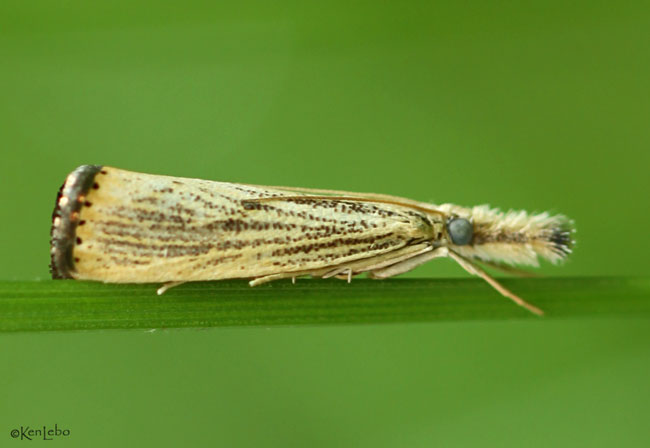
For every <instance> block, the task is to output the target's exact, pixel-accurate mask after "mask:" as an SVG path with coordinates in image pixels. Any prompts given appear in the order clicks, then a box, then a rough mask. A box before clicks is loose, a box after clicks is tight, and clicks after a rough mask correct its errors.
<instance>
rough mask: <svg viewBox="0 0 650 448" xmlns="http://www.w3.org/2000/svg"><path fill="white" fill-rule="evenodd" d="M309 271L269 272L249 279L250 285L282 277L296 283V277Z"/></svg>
mask: <svg viewBox="0 0 650 448" xmlns="http://www.w3.org/2000/svg"><path fill="white" fill-rule="evenodd" d="M310 273H311V271H302V272H281V273H279V274H270V275H265V276H263V277H257V278H254V279H253V280H251V281H249V282H248V284H249V285H250V286H258V285H261V284H264V283H268V282H272V281H273V280H281V279H283V278H290V279H292V280H291V281H292V282H293V283H296V280H295V279H296V277H299V276H301V275H308V274H310Z"/></svg>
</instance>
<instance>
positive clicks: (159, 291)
mask: <svg viewBox="0 0 650 448" xmlns="http://www.w3.org/2000/svg"><path fill="white" fill-rule="evenodd" d="M183 283H187V282H169V283H165V284H164V285H162V286H161V287H160V288H158V289H157V290H156V294H158V295H159V296H162V295H163V294H165V291H167V290H168V289H170V288H173V287H174V286H178V285H182V284H183Z"/></svg>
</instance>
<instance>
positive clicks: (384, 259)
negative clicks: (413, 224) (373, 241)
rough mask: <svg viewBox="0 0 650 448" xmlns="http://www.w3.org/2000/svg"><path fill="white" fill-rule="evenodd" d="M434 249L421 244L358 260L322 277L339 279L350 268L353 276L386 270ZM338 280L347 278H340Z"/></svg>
mask: <svg viewBox="0 0 650 448" xmlns="http://www.w3.org/2000/svg"><path fill="white" fill-rule="evenodd" d="M432 250H433V247H431V245H430V244H428V243H421V244H417V245H414V246H410V247H408V248H402V249H398V250H397V251H395V252H389V253H387V254H383V255H378V256H376V257H371V258H366V259H362V260H357V261H354V262H352V263H348V264H345V265H343V266H338V267H337V268H335V269H333V270H331V271H326V272H325V273H324V274H323V275H322V276H321V277H322V278H330V277H338V276H339V275H341V274H343V273H344V272H347V270H348V268H350V269H352V275H357V274H361V273H363V272H368V271H374V270H377V269H379V268H385V267H387V266H392V265H394V264H397V263H399V262H400V261H404V260H407V259H409V258H413V257H415V256H416V255H420V254H423V253H426V252H431V251H432ZM338 278H344V279H345V278H347V275H346V276H345V277H338Z"/></svg>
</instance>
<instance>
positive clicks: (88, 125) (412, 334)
mask: <svg viewBox="0 0 650 448" xmlns="http://www.w3.org/2000/svg"><path fill="white" fill-rule="evenodd" d="M649 39H650V8H649V7H648V6H647V3H644V2H639V3H634V2H618V3H613V2H593V1H581V2H572V3H570V4H568V3H566V2H549V1H544V2H529V3H527V4H518V3H516V2H514V3H513V2H479V1H475V2H471V1H470V2H455V3H448V4H442V3H434V2H392V3H390V2H388V3H380V2H369V1H368V2H350V1H330V2H324V3H323V2H315V3H313V4H312V3H305V2H289V1H278V2H262V1H243V2H230V3H229V4H219V3H217V2H207V1H206V2H202V1H196V0H189V1H185V2H153V1H128V2H127V1H111V2H108V1H100V2H83V1H78V0H70V1H66V2H51V1H31V2H24V1H18V0H3V1H2V2H1V3H0V61H1V62H0V148H2V154H3V157H2V163H1V165H0V175H1V182H2V185H1V186H2V189H1V192H0V195H1V197H0V199H1V201H2V207H0V222H2V232H0V242H1V244H2V257H1V258H0V272H1V273H2V274H0V276H1V278H2V279H24V280H28V279H38V278H47V277H48V268H47V265H48V261H49V260H48V241H49V226H50V216H51V211H52V208H53V205H54V199H55V195H56V191H57V189H58V187H59V186H60V184H61V183H62V181H63V179H64V178H65V176H66V174H67V173H68V172H69V171H71V170H72V169H73V168H75V167H76V166H78V165H81V164H87V163H96V164H105V165H113V166H116V167H120V168H126V169H131V170H135V171H143V172H150V173H158V174H170V175H176V176H187V177H198V178H204V179H214V180H225V181H235V182H237V181H240V182H248V183H259V184H267V185H273V184H277V185H294V186H309V187H320V188H334V189H347V190H353V191H373V192H382V193H390V194H396V195H402V196H407V197H412V198H416V199H420V200H426V201H433V202H456V203H460V204H466V205H473V204H478V203H490V204H492V205H495V206H500V207H503V208H511V207H512V208H525V209H529V210H533V211H542V210H551V211H555V212H562V213H565V214H567V215H569V216H571V217H572V218H574V219H575V221H576V224H577V228H578V233H577V235H576V236H577V239H578V246H577V248H576V250H575V256H574V257H572V259H571V260H570V261H569V262H568V263H567V264H566V265H565V266H562V267H549V266H546V267H544V268H543V269H542V272H543V273H545V274H548V275H647V267H648V261H647V253H648V251H649V249H650V239H649V238H648V237H647V231H646V230H647V229H648V227H650V212H649V210H648V198H647V195H648V190H649V188H648V187H649V186H650V182H649V181H648V177H647V176H648V166H649V162H650V156H649V155H648V148H649V147H650V126H648V120H649V118H650V101H649V100H650V83H649V82H648V80H649V79H650V52H649V51H648V42H649ZM409 275H412V276H457V275H458V276H460V275H464V274H463V273H462V272H461V270H460V268H458V267H456V266H454V265H453V264H452V263H451V262H447V261H437V262H432V263H430V264H429V265H427V266H423V267H422V268H419V269H418V270H416V271H415V272H413V273H411V274H409ZM486 287H487V286H486ZM495 299H499V300H501V299H500V298H498V297H496V296H495ZM612 300H616V297H612ZM649 340H650V325H649V322H648V321H647V320H641V319H640V320H632V321H631V320H614V319H612V320H582V321H580V320H576V321H552V320H539V321H531V322H503V323H494V322H490V323H480V322H479V323H455V324H448V323H447V324H409V325H378V326H356V327H355V326H342V327H316V328H271V329H209V330H174V331H169V330H168V331H164V330H163V331H156V332H153V333H144V332H139V331H132V332H126V331H125V332H121V331H107V332H95V333H81V332H80V333H71V334H15V335H1V336H0V344H1V347H2V353H3V358H4V361H3V362H2V363H1V365H0V380H1V381H0V384H1V385H0V445H3V446H4V445H5V444H8V443H9V442H8V440H10V439H11V437H10V435H9V433H10V431H11V430H12V429H14V428H16V427H20V426H21V425H22V426H32V427H40V426H43V425H48V426H53V425H54V424H55V423H56V424H58V425H59V426H60V427H66V428H68V429H70V431H71V435H70V437H69V438H68V439H67V440H66V442H65V443H66V445H67V446H115V445H116V444H120V445H138V446H142V445H145V446H146V445H154V444H155V445H161V446H164V445H174V446H179V445H181V444H182V445H187V446H193V445H199V446H200V445H208V444H210V445H216V446H229V447H243V446H269V447H270V446H277V447H287V446H300V447H302V446H310V447H329V446H350V447H358V446H372V447H381V446H409V447H412V446H423V447H424V446H427V447H428V446H477V445H478V446H490V445H492V446H495V445H496V446H504V447H505V446H516V447H519V446H540V447H546V446H589V447H596V446H603V447H605V446H606V447H609V446H613V445H616V446H643V445H645V444H646V443H647V441H648V438H649V437H650V430H649V429H648V426H647V417H648V415H649V413H650V386H649V385H648V375H649V374H650V347H649V345H648V341H649ZM16 443H18V442H16Z"/></svg>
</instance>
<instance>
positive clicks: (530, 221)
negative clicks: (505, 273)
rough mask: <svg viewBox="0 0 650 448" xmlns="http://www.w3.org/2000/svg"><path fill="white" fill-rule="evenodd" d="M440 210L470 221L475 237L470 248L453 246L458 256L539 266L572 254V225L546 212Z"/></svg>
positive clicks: (483, 208) (448, 207)
mask: <svg viewBox="0 0 650 448" xmlns="http://www.w3.org/2000/svg"><path fill="white" fill-rule="evenodd" d="M436 208H437V209H438V210H440V211H442V212H444V213H447V214H448V215H451V216H458V217H460V218H465V219H468V220H470V222H472V223H473V225H474V236H473V238H472V242H471V243H470V244H468V245H462V246H458V245H450V249H452V250H454V251H455V252H457V253H458V254H460V255H462V256H464V257H467V258H471V259H478V260H483V261H489V262H498V263H508V264H512V265H515V264H519V265H529V266H538V265H539V261H538V258H539V257H542V258H544V259H546V260H548V261H550V262H552V263H557V262H560V261H562V260H564V259H565V258H566V256H567V255H568V254H569V253H571V247H572V245H573V239H572V233H573V231H574V230H573V223H572V222H571V221H570V220H569V219H567V218H566V217H564V216H563V215H555V216H552V215H550V214H548V213H546V212H544V213H539V214H529V213H527V212H525V211H512V210H511V211H508V212H502V211H500V210H499V209H495V208H490V207H489V206H487V205H479V206H476V207H472V208H466V207H459V206H457V205H454V204H442V205H439V206H437V207H436Z"/></svg>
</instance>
